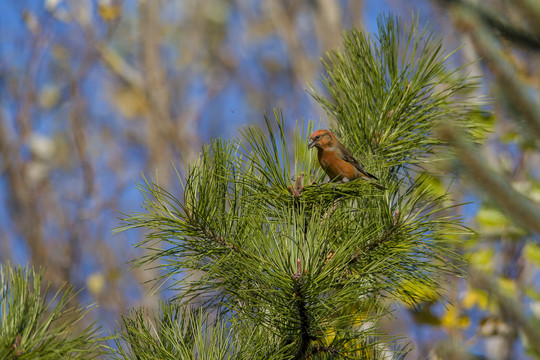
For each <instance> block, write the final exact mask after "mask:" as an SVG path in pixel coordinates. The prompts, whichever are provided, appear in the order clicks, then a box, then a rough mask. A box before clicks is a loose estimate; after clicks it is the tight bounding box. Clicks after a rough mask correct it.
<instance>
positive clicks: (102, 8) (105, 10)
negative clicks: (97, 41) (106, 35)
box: [98, 3, 122, 21]
mask: <svg viewBox="0 0 540 360" xmlns="http://www.w3.org/2000/svg"><path fill="white" fill-rule="evenodd" d="M98 13H99V16H101V18H102V19H103V20H105V21H113V20H116V19H117V18H118V17H119V16H120V14H122V8H121V7H120V6H119V5H111V4H104V3H101V4H99V7H98Z"/></svg>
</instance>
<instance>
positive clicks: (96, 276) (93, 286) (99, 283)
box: [86, 273, 105, 297]
mask: <svg viewBox="0 0 540 360" xmlns="http://www.w3.org/2000/svg"><path fill="white" fill-rule="evenodd" d="M86 287H87V288H88V290H89V291H90V293H92V295H93V296H95V297H97V296H99V294H101V292H102V291H103V288H104V287H105V276H103V274H102V273H93V274H91V275H90V276H88V278H86Z"/></svg>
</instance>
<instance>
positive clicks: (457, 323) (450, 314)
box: [441, 306, 471, 329]
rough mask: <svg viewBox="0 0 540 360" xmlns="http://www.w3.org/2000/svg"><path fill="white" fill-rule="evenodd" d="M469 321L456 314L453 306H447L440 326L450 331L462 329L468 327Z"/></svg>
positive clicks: (463, 316) (466, 317)
mask: <svg viewBox="0 0 540 360" xmlns="http://www.w3.org/2000/svg"><path fill="white" fill-rule="evenodd" d="M470 324H471V319H469V317H468V316H466V315H461V314H459V313H458V311H457V309H456V308H455V306H449V307H448V308H447V309H446V312H445V314H444V315H443V316H442V318H441V325H442V326H444V327H446V328H450V329H464V328H467V327H469V325H470Z"/></svg>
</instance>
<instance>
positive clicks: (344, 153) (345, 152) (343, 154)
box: [340, 147, 379, 180]
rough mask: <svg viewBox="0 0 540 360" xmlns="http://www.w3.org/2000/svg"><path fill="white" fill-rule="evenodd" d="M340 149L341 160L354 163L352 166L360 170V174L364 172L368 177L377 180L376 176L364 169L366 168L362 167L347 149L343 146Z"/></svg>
mask: <svg viewBox="0 0 540 360" xmlns="http://www.w3.org/2000/svg"><path fill="white" fill-rule="evenodd" d="M340 150H341V158H342V159H343V160H345V161H346V162H348V163H351V164H352V165H354V167H355V168H356V169H357V170H358V171H360V172H361V173H362V174H364V175H365V176H367V177H368V178H371V179H375V180H379V178H378V177H376V176H375V175H373V174H370V173H368V172H367V171H366V169H364V167H363V166H362V164H360V163H359V162H358V161H357V160H356V159H355V158H354V156H352V154H351V153H350V152H349V150H347V149H346V148H345V147H343V148H342V149H340Z"/></svg>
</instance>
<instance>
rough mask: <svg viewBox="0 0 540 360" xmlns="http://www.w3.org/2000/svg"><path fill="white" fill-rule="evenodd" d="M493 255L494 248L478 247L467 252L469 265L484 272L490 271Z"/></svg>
mask: <svg viewBox="0 0 540 360" xmlns="http://www.w3.org/2000/svg"><path fill="white" fill-rule="evenodd" d="M494 257H495V250H494V249H493V248H487V249H479V250H476V251H473V252H470V253H468V254H467V258H468V259H469V262H470V263H471V265H474V266H475V267H477V268H478V269H480V270H482V271H486V272H492V271H493V266H494V265H495V264H494V261H493V260H494Z"/></svg>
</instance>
